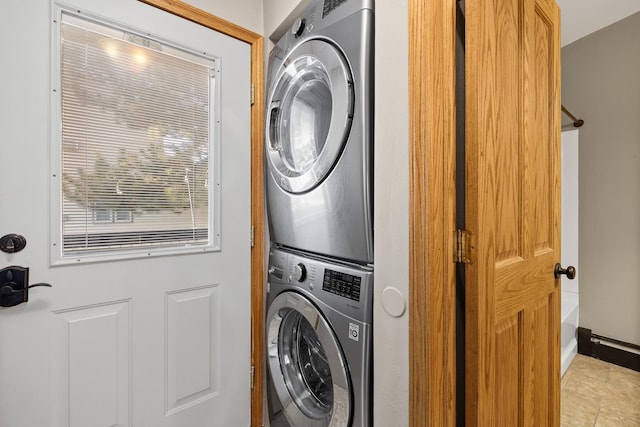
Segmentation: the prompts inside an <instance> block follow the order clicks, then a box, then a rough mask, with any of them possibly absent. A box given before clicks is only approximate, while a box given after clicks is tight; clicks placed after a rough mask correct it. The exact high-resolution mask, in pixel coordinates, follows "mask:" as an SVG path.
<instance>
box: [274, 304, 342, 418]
mask: <svg viewBox="0 0 640 427" xmlns="http://www.w3.org/2000/svg"><path fill="white" fill-rule="evenodd" d="M267 346H268V349H267V351H268V355H269V356H268V357H269V361H268V364H269V371H270V373H271V379H272V382H273V386H274V388H275V390H276V394H277V398H278V400H279V401H280V404H281V406H282V408H283V409H282V411H283V412H284V415H285V417H286V418H287V420H288V421H289V423H290V424H291V425H292V426H296V427H298V426H305V427H327V426H331V427H346V426H348V425H349V422H350V416H351V412H352V411H351V385H350V383H349V379H348V375H347V369H346V363H345V360H344V356H343V354H342V350H341V349H340V345H339V344H338V341H337V339H336V337H335V335H334V333H333V331H332V329H331V327H330V326H329V324H328V323H327V321H326V320H325V318H324V317H323V316H322V314H321V313H320V312H319V311H318V309H316V307H315V306H314V305H313V304H312V303H311V302H310V301H309V300H308V299H307V298H305V297H304V296H302V295H300V294H297V293H294V292H283V293H282V294H280V295H278V296H277V297H276V298H275V299H274V300H273V302H272V303H271V306H270V308H269V313H268V315H267Z"/></svg>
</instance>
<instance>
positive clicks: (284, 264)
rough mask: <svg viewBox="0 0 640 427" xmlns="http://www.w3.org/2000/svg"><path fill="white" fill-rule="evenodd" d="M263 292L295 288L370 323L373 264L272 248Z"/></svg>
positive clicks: (275, 293)
mask: <svg viewBox="0 0 640 427" xmlns="http://www.w3.org/2000/svg"><path fill="white" fill-rule="evenodd" d="M268 273H269V277H268V281H267V293H269V294H271V293H272V292H273V294H272V295H277V294H278V293H280V292H282V291H283V290H295V291H296V292H301V293H304V294H306V295H308V296H311V295H312V296H313V297H314V298H318V299H319V300H320V301H322V302H323V303H325V304H328V305H329V306H331V307H332V308H334V309H336V310H338V311H340V312H341V313H343V314H345V315H348V316H350V317H352V318H353V319H357V320H360V321H364V322H370V321H371V318H372V312H373V305H372V303H373V266H363V265H359V264H352V263H348V262H344V261H337V260H335V259H329V258H326V257H321V256H313V255H309V254H303V253H300V252H297V251H293V250H288V249H282V248H279V247H272V248H271V250H270V251H269V269H268Z"/></svg>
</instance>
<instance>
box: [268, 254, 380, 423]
mask: <svg viewBox="0 0 640 427" xmlns="http://www.w3.org/2000/svg"><path fill="white" fill-rule="evenodd" d="M268 283H269V289H268V295H267V309H268V314H267V322H266V327H267V365H268V370H269V374H268V385H267V400H268V409H269V421H270V425H271V427H329V426H330V427H347V426H348V427H368V426H370V425H371V423H372V418H371V417H372V414H371V385H372V384H371V369H372V361H371V351H372V346H371V343H372V341H371V340H372V329H371V322H372V316H373V314H372V304H371V302H372V298H373V271H372V269H371V268H369V267H366V266H361V265H358V264H347V263H335V262H334V261H329V260H327V259H322V258H310V257H308V256H304V255H302V254H301V253H295V252H286V251H283V250H279V249H276V248H272V249H271V252H270V256H269V278H268Z"/></svg>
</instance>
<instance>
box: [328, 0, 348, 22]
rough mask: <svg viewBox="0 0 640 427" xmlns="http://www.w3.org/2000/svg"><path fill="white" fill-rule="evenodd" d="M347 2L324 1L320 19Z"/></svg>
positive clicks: (340, 0) (339, 0)
mask: <svg viewBox="0 0 640 427" xmlns="http://www.w3.org/2000/svg"><path fill="white" fill-rule="evenodd" d="M345 1H347V0H324V7H323V8H322V17H323V18H324V17H325V16H327V15H328V14H329V13H330V12H331V11H332V10H333V9H335V8H336V7H338V6H340V5H341V4H342V3H344V2H345Z"/></svg>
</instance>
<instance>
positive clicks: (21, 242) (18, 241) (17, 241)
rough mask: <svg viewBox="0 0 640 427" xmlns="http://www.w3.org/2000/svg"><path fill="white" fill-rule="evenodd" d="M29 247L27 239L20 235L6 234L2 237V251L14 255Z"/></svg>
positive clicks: (0, 246)
mask: <svg viewBox="0 0 640 427" xmlns="http://www.w3.org/2000/svg"><path fill="white" fill-rule="evenodd" d="M25 246H27V239H25V238H24V236H21V235H19V234H5V235H4V236H2V237H0V251H2V252H6V253H8V254H12V253H14V252H20V251H21V250H23V249H24V247H25Z"/></svg>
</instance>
